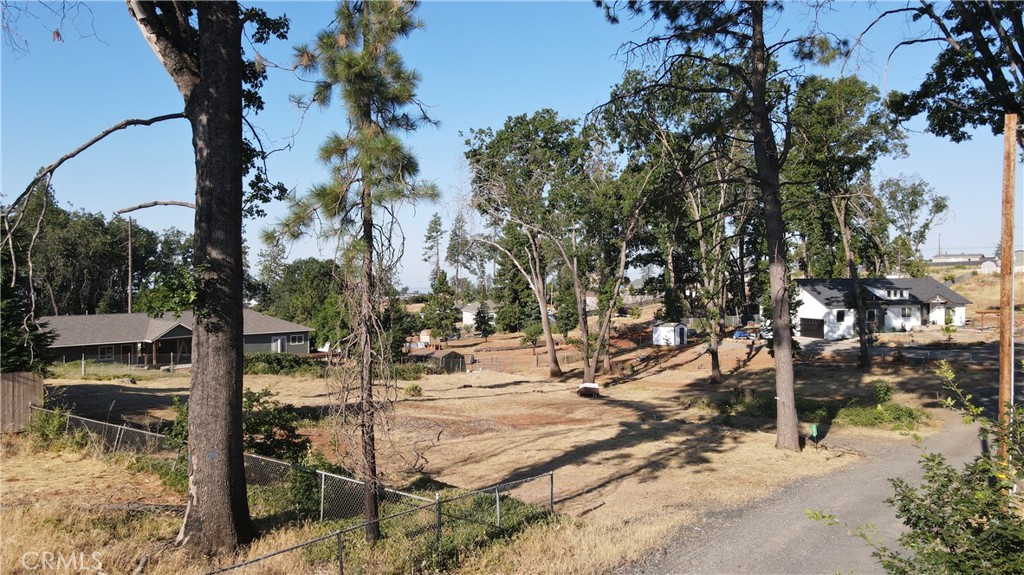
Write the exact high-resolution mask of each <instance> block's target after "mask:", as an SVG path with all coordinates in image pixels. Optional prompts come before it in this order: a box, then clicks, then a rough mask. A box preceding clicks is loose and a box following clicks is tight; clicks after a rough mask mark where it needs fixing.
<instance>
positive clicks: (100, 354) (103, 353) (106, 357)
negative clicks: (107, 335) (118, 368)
mask: <svg viewBox="0 0 1024 575" xmlns="http://www.w3.org/2000/svg"><path fill="white" fill-rule="evenodd" d="M96 359H97V360H99V361H113V360H114V346H112V345H101V346H100V347H99V349H98V350H97V352H96Z"/></svg>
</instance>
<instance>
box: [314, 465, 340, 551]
mask: <svg viewBox="0 0 1024 575" xmlns="http://www.w3.org/2000/svg"><path fill="white" fill-rule="evenodd" d="M316 474H317V475H319V476H320V521H323V520H324V494H325V493H326V492H327V489H326V483H327V476H326V475H324V474H323V472H322V471H320V470H319V469H318V470H317V472H316ZM339 537H340V535H339Z"/></svg>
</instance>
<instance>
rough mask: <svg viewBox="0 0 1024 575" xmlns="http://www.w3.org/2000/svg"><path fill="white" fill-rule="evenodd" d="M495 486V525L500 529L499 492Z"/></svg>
mask: <svg viewBox="0 0 1024 575" xmlns="http://www.w3.org/2000/svg"><path fill="white" fill-rule="evenodd" d="M499 489H500V488H499V487H498V486H497V485H495V486H494V509H495V515H497V525H498V527H501V491H499Z"/></svg>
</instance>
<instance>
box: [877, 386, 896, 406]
mask: <svg viewBox="0 0 1024 575" xmlns="http://www.w3.org/2000/svg"><path fill="white" fill-rule="evenodd" d="M871 385H872V388H873V389H874V391H875V403H885V402H887V401H889V400H890V399H892V394H893V392H894V391H896V387H895V386H893V384H891V383H889V382H887V381H882V380H878V381H875V382H873V383H872V384H871Z"/></svg>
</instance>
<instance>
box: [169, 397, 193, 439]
mask: <svg viewBox="0 0 1024 575" xmlns="http://www.w3.org/2000/svg"><path fill="white" fill-rule="evenodd" d="M171 411H173V412H174V421H173V422H171V427H170V429H168V430H167V431H166V432H165V433H164V436H165V437H167V441H168V446H169V447H171V448H180V447H182V446H184V445H185V443H186V442H187V441H188V402H187V401H186V400H184V399H182V398H181V396H180V395H175V396H174V397H173V398H171Z"/></svg>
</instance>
